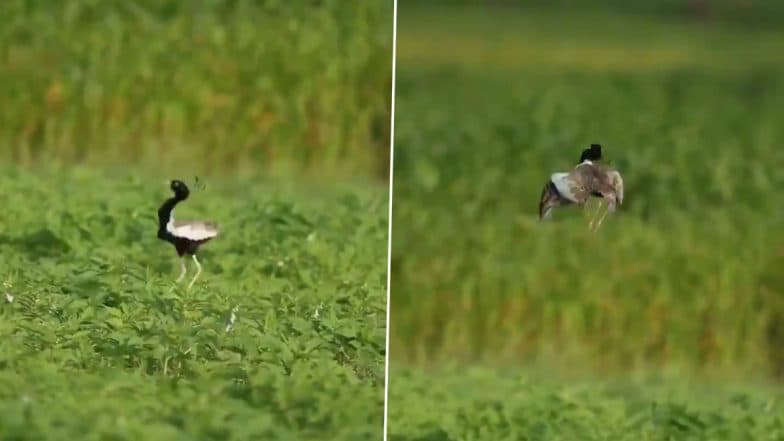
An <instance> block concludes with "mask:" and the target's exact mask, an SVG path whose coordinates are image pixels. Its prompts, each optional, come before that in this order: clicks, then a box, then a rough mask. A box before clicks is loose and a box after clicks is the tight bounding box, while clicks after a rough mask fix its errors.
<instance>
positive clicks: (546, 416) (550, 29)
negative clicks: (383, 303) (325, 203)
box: [387, 0, 784, 441]
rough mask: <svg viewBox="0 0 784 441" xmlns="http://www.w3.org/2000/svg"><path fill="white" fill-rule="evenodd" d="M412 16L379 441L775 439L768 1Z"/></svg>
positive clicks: (772, 39) (779, 399) (783, 324)
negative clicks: (384, 424) (384, 418)
mask: <svg viewBox="0 0 784 441" xmlns="http://www.w3.org/2000/svg"><path fill="white" fill-rule="evenodd" d="M423 3H424V2H416V1H413V0H400V1H399V4H398V24H397V61H396V63H397V71H396V86H395V87H396V101H395V103H396V107H395V109H396V110H395V122H396V124H395V140H394V172H393V174H394V182H393V189H394V192H393V208H392V219H393V226H392V253H391V262H390V265H391V288H390V289H391V291H390V292H391V294H390V295H391V300H390V301H391V309H390V328H389V334H390V336H389V376H388V402H387V405H388V436H389V439H390V440H393V441H404V440H405V441H438V440H455V441H457V440H681V439H690V440H691V439H694V440H782V439H784V228H783V227H782V225H784V224H783V222H784V192H782V189H784V172H783V171H782V166H784V153H783V152H784V3H782V2H773V1H756V0H702V1H698V0H667V1H658V2H648V1H638V0H633V1H629V0H605V1H600V2H596V1H588V0H565V1H558V2H549V1H527V2H522V1H500V0H496V1H490V0H488V1H473V2H472V1H456V0H453V1H445V0H442V1H435V0H434V1H430V2H427V4H423Z"/></svg>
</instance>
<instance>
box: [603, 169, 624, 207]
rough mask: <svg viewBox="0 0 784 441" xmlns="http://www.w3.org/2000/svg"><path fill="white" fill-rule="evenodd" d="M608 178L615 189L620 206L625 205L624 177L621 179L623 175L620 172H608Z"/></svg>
mask: <svg viewBox="0 0 784 441" xmlns="http://www.w3.org/2000/svg"><path fill="white" fill-rule="evenodd" d="M607 177H608V178H609V180H610V185H612V187H613V189H614V190H615V198H616V199H617V200H618V205H620V204H622V203H623V177H621V173H620V172H618V170H607Z"/></svg>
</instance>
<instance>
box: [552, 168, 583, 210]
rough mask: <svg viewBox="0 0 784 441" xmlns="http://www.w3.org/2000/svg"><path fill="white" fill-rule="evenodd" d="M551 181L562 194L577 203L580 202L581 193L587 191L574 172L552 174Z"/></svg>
mask: <svg viewBox="0 0 784 441" xmlns="http://www.w3.org/2000/svg"><path fill="white" fill-rule="evenodd" d="M550 182H552V183H553V185H555V188H556V190H558V193H559V194H560V195H561V196H563V197H564V198H566V199H568V200H570V201H572V202H575V203H579V201H580V199H581V198H580V193H582V192H584V191H585V189H583V188H582V187H581V185H580V182H579V179H578V177H577V175H575V174H574V173H553V174H552V175H550Z"/></svg>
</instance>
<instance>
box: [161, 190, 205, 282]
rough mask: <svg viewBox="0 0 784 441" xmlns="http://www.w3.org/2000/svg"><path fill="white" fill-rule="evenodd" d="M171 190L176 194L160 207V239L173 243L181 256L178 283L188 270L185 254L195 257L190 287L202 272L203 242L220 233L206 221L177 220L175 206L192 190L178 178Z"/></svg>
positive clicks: (186, 197)
mask: <svg viewBox="0 0 784 441" xmlns="http://www.w3.org/2000/svg"><path fill="white" fill-rule="evenodd" d="M171 190H172V191H173V192H174V196H172V197H171V198H169V199H167V200H166V202H164V203H163V205H161V208H159V209H158V239H161V240H165V241H166V242H169V243H171V244H172V245H174V248H175V249H176V250H177V255H178V256H179V257H180V275H179V277H177V282H178V283H179V282H180V280H182V278H183V277H185V273H186V272H187V269H186V267H185V256H186V255H190V256H191V257H192V258H193V262H194V263H195V264H196V275H195V276H193V279H192V280H191V282H190V283H189V284H188V289H190V288H191V286H193V283H194V282H196V279H197V278H198V277H199V275H200V274H201V264H200V263H199V260H198V259H197V258H196V253H197V252H198V250H199V247H200V246H201V245H202V244H204V243H205V242H208V241H209V240H210V239H212V238H213V237H215V236H217V235H218V228H217V227H216V226H215V225H213V224H211V223H209V222H204V221H175V220H174V207H175V206H176V205H177V204H179V203H180V202H182V201H184V200H185V199H188V196H189V195H190V193H191V192H190V190H189V189H188V186H187V185H185V183H184V182H182V181H178V180H174V181H171Z"/></svg>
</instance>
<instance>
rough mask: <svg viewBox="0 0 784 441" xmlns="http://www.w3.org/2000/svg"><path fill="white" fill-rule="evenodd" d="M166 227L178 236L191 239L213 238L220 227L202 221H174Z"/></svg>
mask: <svg viewBox="0 0 784 441" xmlns="http://www.w3.org/2000/svg"><path fill="white" fill-rule="evenodd" d="M166 229H167V230H168V231H169V232H170V233H171V234H173V235H174V236H177V237H183V238H185V239H190V240H204V239H211V238H213V237H215V236H217V235H218V227H217V226H215V225H214V224H211V223H209V222H202V221H173V222H171V223H170V224H169V225H167V226H166Z"/></svg>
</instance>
